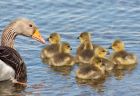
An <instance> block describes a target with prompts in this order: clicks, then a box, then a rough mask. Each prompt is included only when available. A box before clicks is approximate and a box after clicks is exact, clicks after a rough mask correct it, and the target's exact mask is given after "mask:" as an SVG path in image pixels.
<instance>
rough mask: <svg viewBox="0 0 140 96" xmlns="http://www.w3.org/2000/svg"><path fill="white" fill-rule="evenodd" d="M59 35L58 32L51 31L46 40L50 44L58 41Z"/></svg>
mask: <svg viewBox="0 0 140 96" xmlns="http://www.w3.org/2000/svg"><path fill="white" fill-rule="evenodd" d="M60 39H61V37H60V35H59V34H58V33H51V34H50V36H49V38H48V41H49V42H50V43H51V44H57V43H59V42H60Z"/></svg>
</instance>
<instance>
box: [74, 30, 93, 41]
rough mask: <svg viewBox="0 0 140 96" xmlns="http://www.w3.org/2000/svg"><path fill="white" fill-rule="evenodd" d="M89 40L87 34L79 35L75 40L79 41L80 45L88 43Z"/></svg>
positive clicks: (88, 34)
mask: <svg viewBox="0 0 140 96" xmlns="http://www.w3.org/2000/svg"><path fill="white" fill-rule="evenodd" d="M90 38H91V36H90V33H89V32H83V33H81V34H80V36H79V37H77V39H80V42H81V43H85V42H89V41H90Z"/></svg>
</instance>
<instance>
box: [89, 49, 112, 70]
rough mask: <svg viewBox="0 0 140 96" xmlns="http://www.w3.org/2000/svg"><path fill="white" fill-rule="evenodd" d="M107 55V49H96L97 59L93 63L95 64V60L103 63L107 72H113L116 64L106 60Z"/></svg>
mask: <svg viewBox="0 0 140 96" xmlns="http://www.w3.org/2000/svg"><path fill="white" fill-rule="evenodd" d="M107 53H108V51H107V49H105V48H103V47H98V48H96V49H95V57H94V59H93V61H92V62H94V60H98V61H101V63H102V64H103V65H104V66H105V70H106V72H110V71H111V70H113V68H114V64H113V62H111V61H110V60H108V59H107V58H106V55H107ZM92 62H91V63H92Z"/></svg>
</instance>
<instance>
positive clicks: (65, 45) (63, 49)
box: [61, 42, 72, 53]
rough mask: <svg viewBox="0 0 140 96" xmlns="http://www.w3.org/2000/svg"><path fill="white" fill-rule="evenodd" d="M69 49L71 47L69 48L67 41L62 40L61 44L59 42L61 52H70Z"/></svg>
mask: <svg viewBox="0 0 140 96" xmlns="http://www.w3.org/2000/svg"><path fill="white" fill-rule="evenodd" d="M71 50H72V48H71V46H70V44H69V43H67V42H62V44H61V52H64V53H70V51H71Z"/></svg>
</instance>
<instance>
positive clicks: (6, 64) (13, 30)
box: [0, 18, 45, 84]
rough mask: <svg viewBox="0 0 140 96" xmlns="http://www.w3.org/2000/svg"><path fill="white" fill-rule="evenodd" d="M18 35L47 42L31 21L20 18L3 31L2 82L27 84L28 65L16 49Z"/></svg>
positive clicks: (0, 60)
mask: <svg viewBox="0 0 140 96" xmlns="http://www.w3.org/2000/svg"><path fill="white" fill-rule="evenodd" d="M17 35H23V36H26V37H31V38H33V39H35V40H37V41H39V42H41V43H45V40H44V39H43V37H42V36H41V35H40V33H39V31H38V28H37V27H36V25H35V24H34V22H32V21H31V20H29V19H26V18H20V19H16V20H14V21H12V22H11V23H10V24H9V25H8V26H7V27H6V28H5V29H4V31H3V33H2V37H1V46H0V81H4V80H11V81H12V82H13V83H17V84H26V81H27V74H26V65H25V63H24V61H23V59H22V58H21V56H20V55H19V53H18V52H17V51H16V50H15V49H14V40H15V37H16V36H17Z"/></svg>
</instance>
